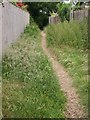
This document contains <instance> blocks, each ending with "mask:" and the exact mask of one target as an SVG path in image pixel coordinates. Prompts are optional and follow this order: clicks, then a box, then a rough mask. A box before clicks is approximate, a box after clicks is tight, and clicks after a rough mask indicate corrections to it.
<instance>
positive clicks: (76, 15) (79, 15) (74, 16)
mask: <svg viewBox="0 0 90 120" xmlns="http://www.w3.org/2000/svg"><path fill="white" fill-rule="evenodd" d="M86 17H88V9H84V10H75V11H73V10H71V12H70V20H83V19H84V18H86Z"/></svg>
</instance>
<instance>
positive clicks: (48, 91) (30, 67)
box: [2, 25, 66, 118]
mask: <svg viewBox="0 0 90 120" xmlns="http://www.w3.org/2000/svg"><path fill="white" fill-rule="evenodd" d="M40 44H41V36H40V31H39V29H38V27H37V26H36V25H31V26H30V27H27V28H26V30H25V32H24V34H22V35H21V37H20V38H19V40H18V41H17V42H16V43H14V44H13V45H12V46H11V47H10V48H9V49H8V50H7V52H6V53H5V55H4V56H3V61H2V65H3V66H2V67H3V69H2V77H3V89H2V91H3V105H2V107H3V116H4V117H8V118H16V117H17V118H18V117H20V118H62V117H64V110H65V103H66V98H65V96H64V94H63V92H62V91H61V90H60V86H59V83H58V80H57V78H56V76H55V75H54V73H53V70H52V67H51V64H50V63H49V61H48V59H47V57H46V56H45V55H44V53H43V51H42V48H41V45H40Z"/></svg>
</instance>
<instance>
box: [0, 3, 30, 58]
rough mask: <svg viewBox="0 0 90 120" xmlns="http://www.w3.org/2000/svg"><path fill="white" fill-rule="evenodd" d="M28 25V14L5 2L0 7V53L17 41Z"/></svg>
mask: <svg viewBox="0 0 90 120" xmlns="http://www.w3.org/2000/svg"><path fill="white" fill-rule="evenodd" d="M28 24H29V13H28V12H25V11H23V10H21V9H20V8H18V7H16V6H14V5H13V4H11V3H9V2H5V3H4V7H2V5H0V48H1V47H2V52H4V51H5V49H6V48H7V47H8V46H9V45H10V44H11V43H13V42H15V41H16V40H17V38H18V37H19V36H20V34H21V33H22V32H23V31H24V29H25V27H26V25H28ZM0 56H1V50H0Z"/></svg>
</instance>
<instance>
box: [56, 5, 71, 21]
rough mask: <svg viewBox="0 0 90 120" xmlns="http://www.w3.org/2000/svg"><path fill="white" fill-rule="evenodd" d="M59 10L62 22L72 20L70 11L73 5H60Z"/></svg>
mask: <svg viewBox="0 0 90 120" xmlns="http://www.w3.org/2000/svg"><path fill="white" fill-rule="evenodd" d="M57 8H58V14H59V15H60V18H61V21H62V22H63V21H64V20H67V21H69V20H70V9H71V3H68V4H66V3H59V4H58V5H57Z"/></svg>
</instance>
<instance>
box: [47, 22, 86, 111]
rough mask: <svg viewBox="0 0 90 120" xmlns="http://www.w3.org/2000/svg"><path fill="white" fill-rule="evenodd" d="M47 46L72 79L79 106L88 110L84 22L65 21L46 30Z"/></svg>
mask: <svg viewBox="0 0 90 120" xmlns="http://www.w3.org/2000/svg"><path fill="white" fill-rule="evenodd" d="M46 33H47V45H48V47H49V48H50V49H51V51H52V52H53V53H54V54H55V55H56V56H57V60H58V61H59V62H60V63H62V64H63V65H64V67H65V68H66V70H67V71H68V73H69V74H70V76H71V77H72V78H73V85H74V86H75V87H76V90H77V92H78V93H79V95H80V100H81V102H80V103H81V104H83V105H84V107H85V109H86V110H87V108H88V81H87V79H88V53H87V47H88V40H87V23H86V21H82V22H79V21H71V22H70V23H68V22H67V21H66V22H64V23H58V24H56V25H49V26H48V27H47V28H46Z"/></svg>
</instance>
